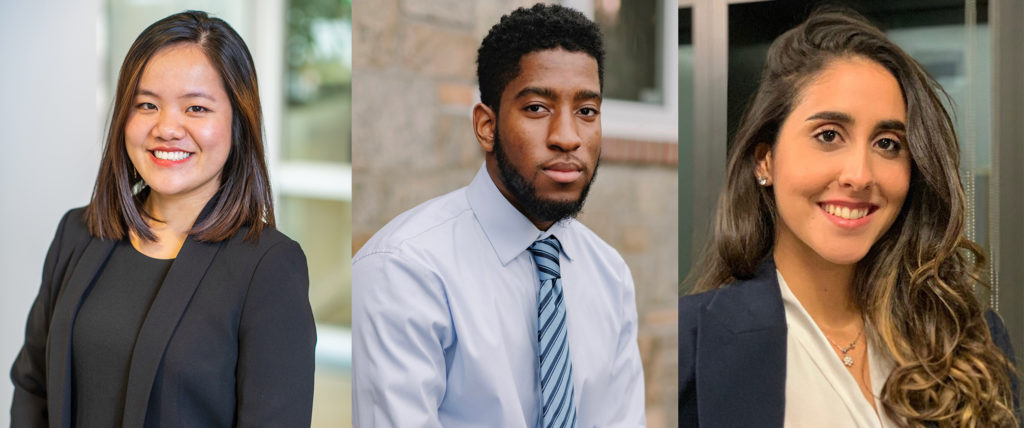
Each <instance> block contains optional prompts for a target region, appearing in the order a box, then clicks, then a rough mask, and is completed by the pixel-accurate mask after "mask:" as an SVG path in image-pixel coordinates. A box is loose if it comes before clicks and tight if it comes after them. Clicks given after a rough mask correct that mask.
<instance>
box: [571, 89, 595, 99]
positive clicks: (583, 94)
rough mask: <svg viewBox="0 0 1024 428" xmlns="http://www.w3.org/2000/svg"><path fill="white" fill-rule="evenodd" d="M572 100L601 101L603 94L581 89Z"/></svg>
mask: <svg viewBox="0 0 1024 428" xmlns="http://www.w3.org/2000/svg"><path fill="white" fill-rule="evenodd" d="M572 99H573V100H574V101H589V100H594V101H601V94H600V93H597V92H594V91H591V90H589V89H581V90H579V91H576V94H574V95H573V97H572Z"/></svg>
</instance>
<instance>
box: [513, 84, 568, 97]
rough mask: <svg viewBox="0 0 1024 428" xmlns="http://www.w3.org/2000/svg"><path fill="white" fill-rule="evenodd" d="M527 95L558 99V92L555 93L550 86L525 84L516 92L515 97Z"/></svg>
mask: <svg viewBox="0 0 1024 428" xmlns="http://www.w3.org/2000/svg"><path fill="white" fill-rule="evenodd" d="M527 95H539V96H541V97H544V98H551V99H558V94H556V93H555V91H553V90H552V89H551V88H538V87H536V86H527V87H525V88H523V89H522V90H520V91H519V93H517V94H516V96H515V97H516V98H522V97H525V96H527Z"/></svg>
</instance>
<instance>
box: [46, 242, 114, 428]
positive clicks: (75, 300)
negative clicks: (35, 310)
mask: <svg viewBox="0 0 1024 428" xmlns="http://www.w3.org/2000/svg"><path fill="white" fill-rule="evenodd" d="M115 243H116V241H112V240H109V239H98V238H93V239H91V240H89V244H88V245H87V246H86V247H85V251H84V252H83V253H82V257H81V258H80V259H78V262H77V263H76V264H75V267H74V270H73V271H72V272H71V276H70V277H69V279H68V280H67V282H66V283H65V284H64V286H63V287H62V288H61V291H60V296H59V297H58V298H57V302H56V304H55V308H54V311H53V319H52V320H51V324H50V337H49V346H48V347H47V354H48V355H47V358H46V361H47V363H46V364H47V367H46V372H47V376H46V390H47V391H50V394H52V396H51V398H50V399H49V400H48V403H49V404H48V409H47V410H48V411H49V414H50V426H51V427H52V426H59V427H70V426H71V332H72V331H73V326H74V322H75V317H76V316H77V315H78V309H79V308H80V307H81V305H82V297H83V296H84V295H85V294H86V293H87V292H88V291H89V288H90V287H92V284H93V283H94V282H95V281H96V276H97V274H98V273H99V272H100V269H101V268H102V267H103V265H105V264H106V263H107V259H109V258H110V254H112V253H113V251H114V244H115Z"/></svg>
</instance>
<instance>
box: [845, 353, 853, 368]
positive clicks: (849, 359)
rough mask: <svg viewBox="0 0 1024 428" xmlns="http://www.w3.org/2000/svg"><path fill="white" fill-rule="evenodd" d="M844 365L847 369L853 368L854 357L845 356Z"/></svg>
mask: <svg viewBox="0 0 1024 428" xmlns="http://www.w3.org/2000/svg"><path fill="white" fill-rule="evenodd" d="M843 364H846V367H850V366H852V365H853V357H851V356H849V355H844V356H843Z"/></svg>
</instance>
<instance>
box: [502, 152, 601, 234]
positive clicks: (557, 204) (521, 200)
mask: <svg viewBox="0 0 1024 428" xmlns="http://www.w3.org/2000/svg"><path fill="white" fill-rule="evenodd" d="M494 156H495V160H496V161H497V164H498V171H499V176H500V178H501V181H502V183H503V184H504V185H505V188H506V189H507V190H508V191H509V193H511V195H512V197H513V198H514V199H515V203H516V205H517V208H519V209H520V210H521V211H523V214H525V215H526V216H527V217H530V218H532V219H536V220H540V221H550V222H557V221H559V220H562V219H566V218H570V217H575V216H576V215H577V214H579V212H580V211H581V210H582V209H583V202H584V201H585V200H586V197H587V192H589V191H590V185H591V183H593V179H594V175H595V174H596V172H597V168H596V167H595V168H594V173H592V174H591V176H590V177H588V178H587V180H586V182H585V183H583V185H582V189H580V190H578V191H570V192H564V193H567V194H566V195H565V196H564V197H560V196H561V195H558V194H554V195H543V194H540V192H538V189H537V186H536V184H535V182H536V181H537V180H538V177H537V176H538V175H542V173H541V172H537V173H536V174H534V176H533V177H532V178H533V180H530V179H527V178H526V177H525V176H523V174H522V173H520V172H519V171H518V170H517V169H516V166H515V165H514V164H512V162H511V161H510V160H509V159H508V157H507V155H506V154H505V152H504V150H503V149H502V145H501V141H500V140H499V138H497V136H496V137H495V141H494ZM545 184H547V183H545ZM544 193H548V192H544ZM573 195H575V197H574V196H573Z"/></svg>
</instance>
